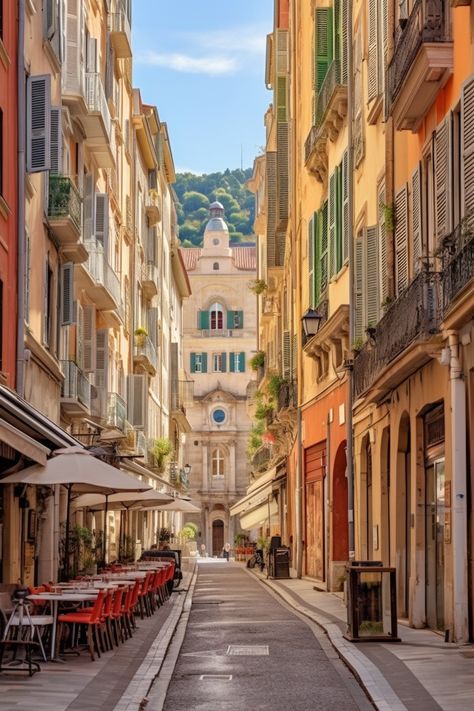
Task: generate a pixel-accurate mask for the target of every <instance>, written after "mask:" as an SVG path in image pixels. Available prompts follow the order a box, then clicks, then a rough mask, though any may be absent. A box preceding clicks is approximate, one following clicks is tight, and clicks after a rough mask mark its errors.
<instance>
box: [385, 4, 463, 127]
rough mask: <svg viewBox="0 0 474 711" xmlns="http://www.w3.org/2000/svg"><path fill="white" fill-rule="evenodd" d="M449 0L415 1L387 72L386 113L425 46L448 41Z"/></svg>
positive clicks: (389, 112)
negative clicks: (421, 48) (425, 44)
mask: <svg viewBox="0 0 474 711" xmlns="http://www.w3.org/2000/svg"><path fill="white" fill-rule="evenodd" d="M448 13H449V8H448V3H447V2H446V0H416V2H415V4H414V5H413V9H412V11H411V13H410V17H409V18H408V20H407V23H406V25H405V27H404V29H403V31H402V33H401V35H400V37H399V39H398V42H397V44H396V46H395V50H394V53H393V57H392V61H391V62H390V65H389V67H388V70H387V97H386V100H387V114H388V115H390V114H391V107H392V104H393V102H394V100H395V99H396V97H397V94H398V92H399V91H400V88H401V86H402V84H403V82H404V81H405V78H406V76H407V74H408V72H409V70H410V68H411V67H412V65H413V62H414V60H415V57H416V55H417V54H418V51H419V49H420V47H421V46H422V45H423V44H424V43H436V42H447V41H449V15H448Z"/></svg>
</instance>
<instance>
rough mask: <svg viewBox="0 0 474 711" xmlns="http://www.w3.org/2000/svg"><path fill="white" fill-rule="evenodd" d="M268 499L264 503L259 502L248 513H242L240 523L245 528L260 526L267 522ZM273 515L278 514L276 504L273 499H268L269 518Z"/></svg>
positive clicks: (246, 529)
mask: <svg viewBox="0 0 474 711" xmlns="http://www.w3.org/2000/svg"><path fill="white" fill-rule="evenodd" d="M268 509H269V506H268V500H267V502H266V503H264V504H261V505H260V506H258V507H257V508H256V509H253V510H252V511H250V512H249V513H245V514H242V515H241V516H240V525H241V527H242V528H243V529H244V530H245V531H248V530H250V529H251V528H260V526H263V525H265V524H268V523H269V521H268ZM274 516H278V504H277V502H276V501H275V500H274V499H271V501H270V519H272V518H273V517H274Z"/></svg>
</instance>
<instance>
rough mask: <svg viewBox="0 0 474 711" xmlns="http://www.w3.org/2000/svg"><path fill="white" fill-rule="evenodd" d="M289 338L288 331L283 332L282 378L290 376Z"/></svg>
mask: <svg viewBox="0 0 474 711" xmlns="http://www.w3.org/2000/svg"><path fill="white" fill-rule="evenodd" d="M290 369H291V336H290V332H289V331H283V377H284V378H287V379H289V377H290V375H291V370H290Z"/></svg>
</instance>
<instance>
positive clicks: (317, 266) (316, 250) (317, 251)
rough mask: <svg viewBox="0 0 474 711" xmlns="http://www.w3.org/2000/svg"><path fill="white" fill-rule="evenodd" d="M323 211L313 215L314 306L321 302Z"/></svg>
mask: <svg viewBox="0 0 474 711" xmlns="http://www.w3.org/2000/svg"><path fill="white" fill-rule="evenodd" d="M321 213H322V211H321V210H318V212H315V213H314V217H313V265H314V266H313V270H314V278H313V288H314V291H313V306H317V304H318V303H319V297H320V294H321V240H320V238H319V232H320V225H322V223H323V221H322V215H321Z"/></svg>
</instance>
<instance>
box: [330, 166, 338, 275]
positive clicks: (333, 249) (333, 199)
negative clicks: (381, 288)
mask: <svg viewBox="0 0 474 711" xmlns="http://www.w3.org/2000/svg"><path fill="white" fill-rule="evenodd" d="M336 210H337V171H336V170H335V171H334V172H333V173H332V174H331V176H330V178H329V199H328V214H329V278H331V277H333V276H334V275H335V274H336V272H337V266H336V262H337V245H336V241H337V236H336Z"/></svg>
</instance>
